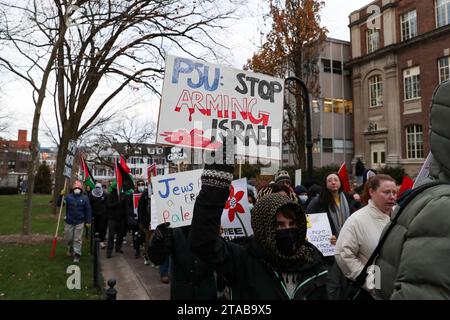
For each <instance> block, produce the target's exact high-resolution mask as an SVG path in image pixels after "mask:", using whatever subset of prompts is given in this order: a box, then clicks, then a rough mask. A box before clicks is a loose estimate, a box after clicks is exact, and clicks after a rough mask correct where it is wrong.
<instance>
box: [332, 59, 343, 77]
mask: <svg viewBox="0 0 450 320" xmlns="http://www.w3.org/2000/svg"><path fill="white" fill-rule="evenodd" d="M333 73H336V74H342V62H340V61H337V60H333Z"/></svg>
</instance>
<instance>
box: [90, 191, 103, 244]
mask: <svg viewBox="0 0 450 320" xmlns="http://www.w3.org/2000/svg"><path fill="white" fill-rule="evenodd" d="M106 199H107V194H106V193H105V192H104V190H103V188H102V184H101V183H96V184H95V188H94V189H93V190H92V191H91V192H90V193H89V200H90V202H91V208H92V213H93V216H94V233H98V234H99V237H100V248H102V249H104V248H105V247H106V246H105V238H106V229H107V227H108V216H107V207H106Z"/></svg>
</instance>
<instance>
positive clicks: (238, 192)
mask: <svg viewBox="0 0 450 320" xmlns="http://www.w3.org/2000/svg"><path fill="white" fill-rule="evenodd" d="M250 219H251V215H250V208H249V206H248V197H247V178H243V179H239V180H234V181H233V182H232V183H231V188H230V196H229V197H228V200H227V202H226V204H225V208H224V210H223V213H222V218H221V225H222V228H223V234H222V237H223V238H224V239H225V240H232V239H234V238H240V237H244V236H250V235H252V234H253V229H252V226H251V223H250Z"/></svg>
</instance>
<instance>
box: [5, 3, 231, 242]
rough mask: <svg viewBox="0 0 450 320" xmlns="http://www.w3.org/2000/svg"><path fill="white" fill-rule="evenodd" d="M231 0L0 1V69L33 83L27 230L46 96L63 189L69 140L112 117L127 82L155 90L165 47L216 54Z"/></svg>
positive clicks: (58, 185) (201, 54)
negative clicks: (216, 34) (217, 31)
mask: <svg viewBox="0 0 450 320" xmlns="http://www.w3.org/2000/svg"><path fill="white" fill-rule="evenodd" d="M233 2H234V1H233V0H228V1H227V2H225V1H213V0H198V1H188V0H128V1H118V0H108V1H106V0H77V1H67V0H33V1H27V0H19V1H16V0H15V1H12V0H3V1H0V14H1V16H2V17H1V19H0V45H1V44H2V43H3V44H4V45H5V44H6V46H7V48H8V49H9V50H8V51H7V52H6V53H5V54H4V53H3V52H2V53H0V68H1V67H3V68H4V69H6V70H8V71H10V72H12V73H14V74H15V75H16V76H18V77H19V78H21V79H23V80H24V81H26V82H27V83H28V84H30V86H31V87H32V88H33V101H34V106H35V111H34V119H33V129H32V142H31V165H30V167H29V170H28V177H29V185H30V188H29V192H28V197H27V203H26V207H25V209H24V224H23V233H24V234H28V233H29V232H30V217H31V204H32V203H31V199H32V192H33V190H32V187H31V186H33V184H34V183H33V182H34V181H32V180H33V179H34V175H35V174H34V173H35V170H36V160H37V158H38V150H37V146H38V129H39V121H40V116H41V110H42V107H43V104H44V99H45V97H46V96H51V97H53V101H52V102H53V105H54V111H55V112H54V113H55V120H56V123H57V133H56V134H55V137H56V138H57V140H59V144H58V146H59V149H58V156H57V167H56V173H55V177H56V181H55V190H56V191H59V190H60V189H62V185H63V177H62V172H63V169H64V158H65V156H66V153H67V146H68V142H69V140H70V139H79V138H80V137H81V136H82V134H83V133H84V132H86V131H88V130H89V129H91V128H92V127H95V126H97V125H98V122H99V119H100V122H102V121H104V119H105V118H106V119H107V118H108V117H111V114H108V108H109V107H110V106H111V102H112V101H113V100H115V99H117V98H118V95H119V94H120V93H121V92H122V90H123V89H124V88H130V87H132V88H133V89H134V90H135V92H138V90H144V89H145V92H148V90H150V91H151V92H154V93H155V94H158V93H159V91H160V85H159V83H160V80H161V79H162V75H163V72H164V57H165V53H166V51H167V50H177V51H178V52H184V53H185V54H189V55H191V56H193V57H195V58H205V57H206V55H210V56H213V57H214V56H216V54H215V48H216V47H217V46H218V45H219V43H218V42H217V41H216V40H215V38H214V36H213V34H214V31H215V29H218V28H221V25H222V23H223V21H224V20H225V19H226V18H230V17H231V16H230V14H231V13H232V12H233V9H234V8H233V5H234V3H233ZM194 47H197V48H202V49H203V50H202V51H198V50H196V49H195V48H194ZM194 52H199V53H198V54H194ZM8 53H9V54H8ZM17 57H20V58H19V59H18V58H17ZM100 88H103V89H104V90H99V89H100ZM105 88H106V89H105ZM102 119H103V120H102ZM57 193H58V192H54V198H56V196H57Z"/></svg>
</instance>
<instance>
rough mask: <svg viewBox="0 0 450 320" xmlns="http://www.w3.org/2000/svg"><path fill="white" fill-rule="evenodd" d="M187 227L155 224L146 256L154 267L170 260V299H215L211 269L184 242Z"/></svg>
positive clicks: (186, 241)
mask: <svg viewBox="0 0 450 320" xmlns="http://www.w3.org/2000/svg"><path fill="white" fill-rule="evenodd" d="M190 228H191V226H183V227H178V228H170V222H166V223H163V224H160V225H158V226H157V227H156V229H155V232H154V235H153V237H152V239H151V243H150V248H149V251H148V255H149V257H150V260H151V261H152V262H153V263H154V264H155V265H161V264H163V263H164V262H165V261H166V260H167V259H168V258H169V257H170V258H171V259H170V299H171V300H216V299H217V286H216V278H215V277H214V270H213V269H212V268H210V267H208V266H206V265H205V263H203V262H202V261H201V260H199V259H198V258H197V257H196V256H194V255H193V254H192V252H191V250H190V248H189V243H188V237H189V231H190Z"/></svg>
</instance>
